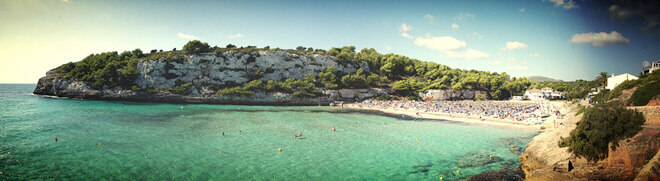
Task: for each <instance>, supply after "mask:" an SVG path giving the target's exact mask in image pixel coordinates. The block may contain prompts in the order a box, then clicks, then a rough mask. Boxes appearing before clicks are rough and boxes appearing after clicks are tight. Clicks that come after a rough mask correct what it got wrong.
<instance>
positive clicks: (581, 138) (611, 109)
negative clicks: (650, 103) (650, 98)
mask: <svg viewBox="0 0 660 181" xmlns="http://www.w3.org/2000/svg"><path fill="white" fill-rule="evenodd" d="M583 114H584V117H582V120H580V121H579V122H578V123H577V127H576V128H575V129H574V130H573V131H571V133H570V136H569V137H567V138H561V140H560V141H559V146H560V147H568V151H569V152H572V153H573V154H575V155H577V156H580V157H584V158H586V159H587V160H589V161H596V162H597V161H599V160H603V159H605V158H607V156H608V153H609V150H608V148H611V149H612V150H616V147H618V146H619V141H622V140H625V139H627V138H630V137H633V136H635V135H636V134H637V133H638V132H639V131H641V130H642V125H643V124H644V122H645V120H644V116H643V115H642V114H641V113H638V112H636V111H635V110H629V109H626V108H624V107H623V106H622V105H621V104H618V103H607V104H605V103H604V104H596V105H594V106H593V107H591V108H587V109H586V110H585V111H584V113H583ZM609 144H612V146H609Z"/></svg>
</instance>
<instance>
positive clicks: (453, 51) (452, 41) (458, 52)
mask: <svg viewBox="0 0 660 181" xmlns="http://www.w3.org/2000/svg"><path fill="white" fill-rule="evenodd" d="M414 43H415V45H417V46H422V47H426V48H428V49H431V50H440V51H442V52H444V53H445V55H446V56H447V57H449V58H456V59H480V58H486V57H490V55H489V54H487V53H484V52H480V51H477V50H473V49H467V50H466V49H465V46H466V45H467V44H466V43H465V41H461V40H457V39H456V38H453V37H450V36H442V37H434V36H431V35H430V34H428V33H427V34H426V38H423V37H417V38H416V39H415V42H414Z"/></svg>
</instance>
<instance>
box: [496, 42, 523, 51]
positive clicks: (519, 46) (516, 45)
mask: <svg viewBox="0 0 660 181" xmlns="http://www.w3.org/2000/svg"><path fill="white" fill-rule="evenodd" d="M527 48H529V46H527V45H526V44H524V43H520V42H517V41H514V42H511V41H508V42H506V44H505V45H504V48H502V50H519V49H527Z"/></svg>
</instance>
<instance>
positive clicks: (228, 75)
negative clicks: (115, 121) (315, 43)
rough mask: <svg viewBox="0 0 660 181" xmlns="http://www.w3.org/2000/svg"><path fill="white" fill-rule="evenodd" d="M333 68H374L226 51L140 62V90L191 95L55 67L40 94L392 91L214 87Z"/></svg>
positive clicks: (355, 95)
mask: <svg viewBox="0 0 660 181" xmlns="http://www.w3.org/2000/svg"><path fill="white" fill-rule="evenodd" d="M329 66H334V67H335V69H336V71H338V72H341V73H345V74H348V73H354V72H356V71H357V69H360V68H362V69H363V70H365V71H369V66H368V65H367V64H366V63H355V62H352V63H340V61H338V60H337V59H336V58H335V57H331V56H324V55H297V54H290V53H287V52H281V51H274V52H269V51H259V52H253V53H250V54H248V53H239V52H225V53H223V54H215V53H206V54H199V55H185V56H181V57H173V60H170V61H167V60H166V59H165V58H162V59H158V60H147V61H141V62H139V63H138V65H137V69H138V77H137V79H136V80H135V83H136V84H137V85H138V86H139V87H140V88H141V89H146V88H148V87H152V88H157V89H167V88H174V87H176V86H177V83H192V86H191V87H190V89H189V90H190V92H189V94H188V95H178V94H172V93H169V92H158V93H147V92H143V91H133V90H130V89H129V88H123V87H112V88H108V87H106V88H103V89H102V90H94V89H92V86H90V85H88V84H85V83H83V82H81V81H73V80H64V79H63V76H64V75H62V74H58V73H56V72H55V70H51V71H48V72H47V73H46V76H44V77H42V78H41V79H39V83H38V84H37V87H36V88H35V90H34V93H35V94H40V95H51V96H59V97H70V98H79V99H100V100H127V101H146V102H174V103H218V104H279V105H317V104H324V105H327V104H328V103H331V102H335V101H357V100H362V99H365V98H368V97H374V96H378V95H382V94H388V93H389V92H390V89H342V90H323V93H324V96H321V97H318V98H297V97H293V96H291V95H288V94H284V93H278V92H257V93H255V94H254V95H252V96H246V97H239V96H217V95H215V94H214V92H213V91H212V90H211V89H210V88H209V86H210V85H238V84H242V83H246V82H248V81H249V80H250V79H249V77H250V76H251V75H252V74H254V72H255V71H257V70H260V71H261V72H263V73H264V74H263V76H262V77H261V78H260V79H261V80H263V81H268V80H276V81H281V80H285V79H288V78H292V79H304V78H305V75H307V74H314V75H318V73H320V72H321V71H322V69H323V68H324V67H329Z"/></svg>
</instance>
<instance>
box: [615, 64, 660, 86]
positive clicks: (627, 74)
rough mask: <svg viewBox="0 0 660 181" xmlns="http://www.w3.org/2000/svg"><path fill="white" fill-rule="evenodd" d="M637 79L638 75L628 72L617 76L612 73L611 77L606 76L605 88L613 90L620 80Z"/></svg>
mask: <svg viewBox="0 0 660 181" xmlns="http://www.w3.org/2000/svg"><path fill="white" fill-rule="evenodd" d="M654 63H655V62H654ZM637 79H639V77H637V76H634V75H632V74H629V73H624V74H621V75H617V76H615V75H614V74H612V77H609V78H607V87H606V88H607V89H609V90H614V88H615V87H616V86H618V85H619V84H621V82H623V81H626V80H637Z"/></svg>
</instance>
